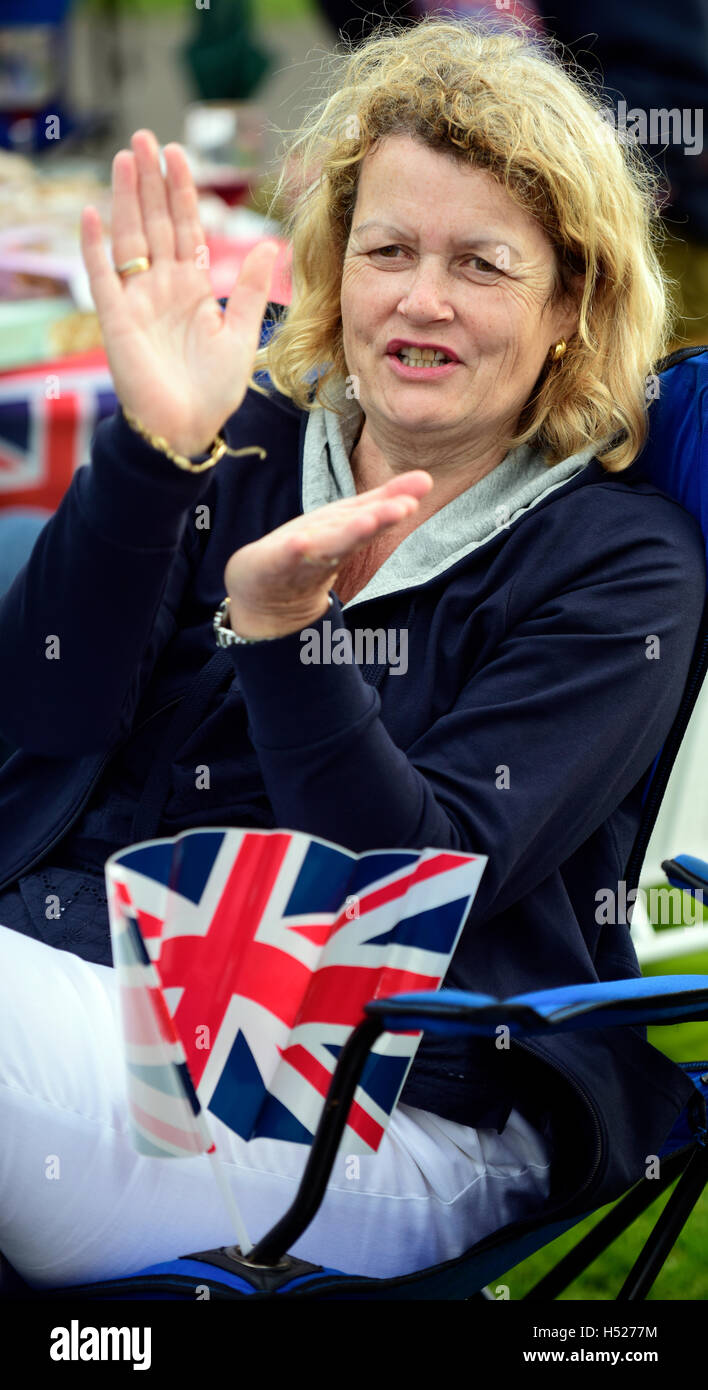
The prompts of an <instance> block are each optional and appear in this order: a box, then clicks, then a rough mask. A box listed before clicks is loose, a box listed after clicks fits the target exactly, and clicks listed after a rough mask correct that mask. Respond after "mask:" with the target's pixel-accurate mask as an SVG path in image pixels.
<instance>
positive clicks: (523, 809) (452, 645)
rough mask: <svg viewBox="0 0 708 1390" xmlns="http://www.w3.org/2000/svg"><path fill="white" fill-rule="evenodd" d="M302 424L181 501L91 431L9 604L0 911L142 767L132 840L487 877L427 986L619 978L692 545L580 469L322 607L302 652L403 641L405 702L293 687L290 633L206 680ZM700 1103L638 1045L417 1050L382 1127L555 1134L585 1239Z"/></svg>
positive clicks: (391, 685) (695, 612)
mask: <svg viewBox="0 0 708 1390" xmlns="http://www.w3.org/2000/svg"><path fill="white" fill-rule="evenodd" d="M307 418H308V416H307V412H305V411H301V410H299V409H297V408H296V407H295V406H294V404H293V403H292V402H290V401H289V400H287V399H285V398H284V397H282V396H280V395H279V394H277V393H273V394H272V396H271V398H270V399H266V398H264V397H262V396H261V395H259V394H258V393H257V392H255V391H252V390H249V392H248V393H247V396H246V398H245V400H244V402H243V404H242V406H241V408H240V409H239V410H238V411H237V412H236V413H235V414H234V415H233V416H232V417H231V418H230V420H229V421H228V422H227V425H226V428H225V435H226V438H227V441H228V442H229V444H230V445H231V446H232V447H233V448H240V447H243V446H245V445H260V446H262V447H263V448H265V449H266V450H267V459H266V460H265V461H264V462H261V461H259V460H258V459H257V458H256V457H255V456H251V457H248V456H247V457H245V458H240V459H232V458H227V459H224V460H222V462H221V463H220V464H219V465H218V467H217V468H216V469H214V470H208V471H207V472H206V473H204V474H197V475H195V474H189V473H184V472H181V471H180V470H178V469H176V468H175V467H174V465H173V464H172V463H171V462H170V461H169V460H168V459H167V458H166V457H164V456H163V455H161V454H160V453H158V452H156V451H155V450H153V449H152V448H151V447H150V446H149V445H148V444H147V443H145V442H144V441H143V440H142V439H141V438H140V437H138V436H137V435H136V434H135V433H134V432H133V431H132V430H131V429H130V428H129V426H128V425H127V423H126V421H125V419H124V417H123V415H122V413H121V412H120V410H119V411H117V412H116V414H115V415H114V416H112V417H110V418H109V419H107V420H104V421H102V422H101V424H100V425H99V426H98V428H97V430H96V433H95V437H94V442H93V450H92V462H91V465H90V466H88V467H83V468H80V469H79V470H78V472H77V473H76V475H75V476H74V478H73V481H72V483H71V486H70V488H69V490H68V492H67V493H66V495H65V497H64V498H63V500H62V502H61V505H60V506H59V508H58V510H57V512H56V513H55V515H54V516H53V517H52V518H51V520H50V521H49V522H48V524H47V525H46V527H45V528H44V530H43V531H42V533H41V534H40V536H39V538H38V540H37V542H36V544H35V547H34V550H33V553H32V555H31V557H30V560H29V562H28V563H27V565H26V566H25V568H24V569H23V571H22V572H21V573H20V574H19V575H18V576H17V578H16V580H15V582H14V584H13V585H12V587H11V588H10V590H9V591H8V593H7V594H6V596H5V597H4V599H3V600H2V602H1V603H0V652H2V655H3V658H4V660H3V672H4V675H3V679H2V681H0V731H1V732H2V734H3V735H4V736H5V737H6V738H7V739H8V740H10V741H11V742H12V743H13V744H14V746H15V747H16V748H17V749H18V750H19V751H17V752H16V753H15V754H14V755H13V756H12V757H11V758H10V759H9V761H8V762H7V763H6V764H5V766H4V767H2V768H1V769H0V817H1V822H2V834H1V840H0V890H2V889H3V888H4V887H6V886H7V885H10V884H12V883H13V882H15V881H16V880H17V878H18V876H20V875H22V874H26V873H27V872H28V871H29V870H30V869H31V868H32V866H34V865H37V864H38V863H40V862H41V861H42V860H44V861H45V862H51V860H52V853H53V851H55V850H56V849H57V847H58V846H60V845H61V842H62V840H63V839H64V837H65V836H66V835H67V832H68V831H69V830H70V828H71V827H72V826H73V825H75V823H76V822H77V820H78V818H79V816H80V814H81V812H82V810H83V808H84V807H85V806H86V803H87V801H88V799H89V797H90V795H91V792H92V789H93V788H95V787H96V785H97V782H98V779H99V777H100V776H101V774H102V773H104V774H105V772H106V769H110V767H111V766H113V765H115V759H116V758H117V757H118V755H119V754H122V753H124V752H125V750H126V749H130V748H131V746H134V741H135V740H136V739H137V740H138V741H140V739H142V745H141V746H142V748H143V757H144V758H145V773H146V776H145V779H144V781H145V785H144V790H143V798H142V804H141V806H140V807H139V808H138V811H137V813H136V819H135V822H134V825H133V830H134V831H137V832H138V838H148V837H150V836H153V835H155V834H162V835H173V834H177V833H178V832H179V831H180V830H183V829H185V828H188V827H190V826H196V825H222V826H223V825H253V826H260V825H262V826H269V827H270V826H276V825H277V826H280V827H287V828H291V829H297V830H302V831H306V832H308V833H311V834H315V835H320V836H322V837H324V838H326V839H328V840H332V841H335V842H337V843H339V844H341V845H344V846H346V847H348V848H350V849H352V850H355V851H360V850H364V849H372V848H381V847H390V846H400V847H421V846H437V847H452V848H455V849H461V850H464V851H469V852H477V853H482V854H485V855H488V856H489V863H488V865H487V867H486V869H485V871H484V873H483V875H482V880H481V884H480V888H479V890H478V894H477V897H476V899H475V902H474V904H473V907H472V911H471V914H470V916H469V919H468V921H467V923H466V925H465V928H464V931H463V936H462V938H461V941H460V944H459V946H458V949H457V951H456V953H455V956H454V958H453V961H452V964H451V967H450V970H449V973H448V976H447V978H446V981H445V983H446V984H447V985H449V986H453V987H457V988H469V989H474V990H479V991H482V992H485V993H489V994H492V995H498V996H505V995H510V994H514V993H518V992H521V991H525V990H531V989H536V988H541V987H554V986H558V985H564V984H568V983H572V982H576V981H593V980H597V979H613V978H621V977H627V976H632V975H637V974H638V973H639V968H638V965H637V960H636V955H635V952H634V949H633V946H632V943H631V939H630V933H629V928H628V926H627V924H626V922H624V921H621V920H620V921H618V922H616V923H607V922H604V921H603V919H602V916H601V914H598V911H597V897H596V895H597V894H598V893H603V894H604V893H606V891H607V889H608V888H609V889H612V890H613V891H614V890H618V885H619V882H620V881H621V880H622V878H623V874H624V869H625V866H626V863H627V858H628V855H629V852H630V849H631V847H632V844H633V841H634V838H635V834H636V830H637V826H638V823H639V817H640V799H641V791H642V788H643V784H644V778H645V774H646V773H647V770H648V769H649V767H650V766H651V764H652V761H653V759H654V757H655V754H656V753H657V751H658V750H659V748H660V747H661V745H662V743H663V741H664V739H665V737H666V735H667V733H668V731H669V729H670V727H671V724H672V722H673V719H674V716H675V714H676V712H677V709H678V706H679V702H680V699H681V694H682V690H683V686H684V682H685V678H686V674H687V672H688V669H689V664H690V659H691V655H692V652H693V649H694V645H695V639H696V635H697V632H698V629H699V625H700V619H701V614H702V611H703V604H704V597H705V587H706V573H705V556H704V547H703V540H702V536H701V533H700V529H699V527H698V525H697V523H696V522H695V521H694V520H693V518H692V517H690V516H689V515H688V513H686V512H685V511H684V510H683V509H682V508H681V507H680V506H679V505H678V504H677V503H675V502H674V501H672V500H671V499H669V498H668V497H667V496H665V495H664V494H663V493H662V492H660V491H659V490H658V489H657V488H656V487H655V486H654V485H653V484H652V483H650V482H649V481H647V480H646V479H644V478H643V476H642V474H641V469H640V467H639V466H638V465H637V464H635V465H633V466H632V468H631V469H630V470H628V471H626V472H625V473H622V474H621V475H619V476H611V475H609V474H607V473H606V472H605V471H604V470H603V468H602V467H601V465H600V464H599V463H598V462H597V460H596V459H595V460H592V461H591V462H590V463H589V464H588V466H587V467H585V468H584V469H583V470H582V471H581V472H580V473H578V474H577V475H576V476H574V477H572V478H570V480H569V481H567V482H566V483H564V484H563V485H561V486H559V487H557V488H556V489H555V490H554V491H552V492H551V493H550V494H549V495H547V496H544V497H543V498H542V499H541V500H540V501H539V502H538V503H537V505H536V506H535V507H532V508H531V509H530V510H528V511H526V512H522V513H521V515H519V516H518V517H517V518H516V519H515V520H513V521H512V522H511V523H510V524H509V525H508V526H505V527H503V528H501V529H500V530H498V531H497V532H496V533H495V534H493V535H492V536H491V537H490V539H489V540H488V541H487V542H486V543H482V544H480V545H478V546H477V547H476V548H475V549H473V550H472V551H471V553H469V554H467V555H465V556H464V557H463V558H462V559H461V560H459V561H457V562H455V563H452V564H451V565H450V566H449V567H448V568H447V569H446V570H445V571H444V573H441V574H438V575H437V576H436V577H435V578H433V579H432V580H428V581H426V582H424V583H421V584H418V585H415V584H413V585H409V586H407V587H404V588H402V589H399V590H397V591H395V592H390V593H386V594H385V595H383V596H381V597H379V598H374V599H369V600H366V601H364V602H361V603H357V599H356V598H355V599H354V600H353V601H352V602H350V603H349V604H348V605H347V608H346V611H344V610H343V609H342V607H341V606H340V604H339V601H338V600H337V599H336V596H335V600H334V605H333V607H332V609H331V610H330V612H329V613H328V614H327V615H326V618H323V619H321V620H320V623H319V624H315V625H314V626H315V628H318V629H319V628H321V625H322V623H323V622H324V621H325V620H327V621H331V622H332V623H333V624H334V625H335V626H341V625H342V624H345V623H346V624H347V625H348V626H349V627H350V628H353V627H355V626H359V627H368V628H371V629H375V628H385V629H396V630H400V629H401V628H406V629H407V630H408V671H407V674H405V675H403V674H397V675H395V676H394V675H392V674H391V673H390V672H389V671H388V670H387V668H386V666H379V665H376V664H375V663H374V664H371V665H369V666H366V667H363V668H362V667H359V666H357V665H356V664H341V665H335V664H331V665H324V664H322V665H309V664H304V663H303V662H302V661H301V659H300V656H301V652H302V642H301V639H300V634H297V633H295V634H291V635H289V636H286V637H283V638H280V639H278V640H277V641H274V642H267V643H263V644H259V645H256V646H253V647H231V648H229V649H227V650H223V651H217V649H216V647H215V644H214V638H213V633H212V628H211V622H212V617H213V614H214V611H215V609H216V607H217V606H218V604H219V603H220V601H221V599H222V598H223V596H224V579H223V576H224V567H225V564H226V562H227V560H228V558H229V556H230V555H231V554H232V552H233V551H234V550H235V549H237V548H238V547H240V546H243V545H244V544H246V543H247V542H249V541H252V540H254V539H256V538H257V537H259V536H261V535H263V534H265V533H267V532H269V531H271V530H272V529H273V528H274V527H276V526H278V525H279V524H281V523H282V522H284V521H286V520H288V519H289V518H291V517H293V516H295V515H297V514H299V513H300V512H301V511H302V496H301V486H302V479H301V474H300V470H299V468H298V460H300V463H301V462H302V453H303V441H304V434H305V427H306V424H307ZM205 504H206V505H207V506H208V507H209V519H210V525H209V529H200V527H199V526H198V524H197V517H198V516H200V515H201V516H202V517H203V515H204V513H199V512H198V511H197V508H198V507H200V506H203V505H205ZM57 636H58V637H59V638H60V643H61V659H59V660H48V659H47V656H46V652H47V639H48V638H51V637H57ZM657 639H658V642H659V647H658V648H657ZM657 656H658V658H659V659H657ZM151 717H152V723H151V725H150V726H149V729H148V730H146V721H148V720H150V719H151ZM175 719H176V720H177V721H178V722H177V725H175V723H174V720H175ZM171 721H172V723H171ZM138 730H140V731H141V732H140V733H138ZM148 734H150V737H149V738H148ZM146 739H147V743H148V747H147V751H146ZM200 764H206V765H208V766H209V768H210V773H211V786H210V789H209V791H205V790H204V789H203V787H202V788H201V789H196V787H195V768H196V767H197V766H198V765H200ZM0 920H1V918H0ZM74 949H76V951H77V953H78V954H81V943H80V942H78V943H77V944H76V946H75V948H74ZM693 1095H694V1090H693V1087H692V1084H691V1083H690V1081H689V1080H688V1079H687V1078H686V1077H685V1076H684V1074H683V1073H682V1072H681V1070H680V1069H679V1068H678V1067H677V1066H675V1065H674V1063H672V1062H670V1061H669V1060H668V1059H666V1058H665V1057H664V1056H663V1055H662V1054H661V1053H659V1052H658V1051H657V1050H656V1049H655V1048H653V1047H651V1046H650V1045H649V1044H648V1043H647V1041H646V1037H645V1034H644V1032H643V1030H640V1029H636V1028H617V1027H616V1028H612V1029H605V1030H598V1031H593V1032H583V1033H580V1034H562V1035H559V1036H556V1037H554V1038H552V1039H543V1040H540V1039H538V1038H535V1039H534V1040H533V1041H532V1042H524V1043H523V1044H521V1043H517V1042H513V1043H512V1045H511V1047H510V1048H509V1049H508V1050H505V1049H503V1048H496V1047H495V1046H494V1044H493V1041H490V1040H469V1039H467V1040H464V1043H462V1044H460V1043H456V1044H455V1045H453V1044H451V1042H450V1041H449V1040H448V1039H435V1040H433V1039H431V1040H428V1039H424V1040H423V1042H422V1043H421V1046H420V1049H419V1052H418V1054H417V1057H416V1060H415V1063H414V1066H413V1068H412V1070H411V1073H410V1075H409V1078H408V1081H407V1083H406V1087H405V1088H404V1091H403V1093H402V1100H404V1101H406V1102H407V1103H409V1104H412V1105H418V1106H421V1107H422V1108H427V1109H429V1110H432V1111H433V1112H437V1113H440V1114H448V1115H449V1116H451V1117H452V1118H457V1119H464V1121H465V1122H466V1123H467V1124H475V1125H480V1126H482V1125H490V1124H493V1125H496V1126H497V1127H499V1128H501V1127H503V1125H504V1123H505V1121H506V1118H507V1116H508V1113H509V1109H510V1107H511V1106H512V1105H515V1106H517V1107H518V1108H519V1109H521V1110H522V1111H523V1112H524V1113H526V1114H527V1115H529V1117H530V1118H536V1117H537V1116H538V1117H541V1116H542V1114H543V1112H544V1110H545V1109H546V1107H549V1108H550V1112H551V1116H552V1123H553V1132H554V1136H555V1139H554V1143H555V1153H556V1156H557V1159H558V1162H557V1166H556V1167H555V1168H554V1173H553V1175H552V1182H553V1186H552V1199H553V1201H554V1202H555V1203H556V1206H557V1205H558V1202H559V1201H560V1202H561V1205H562V1207H563V1210H564V1211H566V1210H567V1211H568V1212H571V1211H578V1212H581V1211H584V1210H586V1209H588V1208H589V1207H592V1206H593V1205H600V1204H601V1203H602V1202H603V1201H609V1200H611V1198H612V1197H614V1196H616V1195H618V1194H619V1193H620V1192H622V1191H624V1190H625V1188H626V1187H627V1186H628V1185H629V1184H630V1183H632V1182H633V1181H635V1180H637V1179H638V1178H639V1177H641V1176H642V1175H643V1173H644V1168H645V1161H646V1157H647V1155H648V1154H652V1153H656V1152H657V1151H658V1149H659V1148H660V1146H661V1144H662V1142H663V1140H664V1138H665V1136H666V1135H667V1134H668V1132H669V1130H670V1129H671V1127H672V1125H673V1123H674V1121H675V1119H676V1117H677V1115H678V1114H679V1112H680V1111H681V1109H682V1108H683V1107H684V1106H685V1105H686V1103H687V1102H688V1101H689V1099H690V1098H691V1097H692V1096H693Z"/></svg>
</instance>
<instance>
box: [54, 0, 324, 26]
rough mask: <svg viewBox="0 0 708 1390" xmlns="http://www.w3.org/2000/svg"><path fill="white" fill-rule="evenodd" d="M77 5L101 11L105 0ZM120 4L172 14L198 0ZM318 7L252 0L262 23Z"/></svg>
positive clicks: (301, 0)
mask: <svg viewBox="0 0 708 1390" xmlns="http://www.w3.org/2000/svg"><path fill="white" fill-rule="evenodd" d="M76 8H77V10H81V9H84V10H86V11H87V12H88V13H100V12H101V11H102V10H103V9H104V0H77V3H76ZM118 8H119V10H120V12H121V13H122V14H124V15H154V14H168V13H170V12H172V13H176V12H179V11H180V10H182V11H184V10H189V12H190V13H192V14H193V13H194V0H120V4H119V6H118ZM316 9H317V7H316V5H315V0H251V13H252V14H254V15H256V14H257V16H258V22H259V24H260V25H261V27H263V26H264V25H267V24H268V22H269V21H270V20H271V19H300V18H302V17H304V16H306V15H311V14H314V13H316ZM323 22H324V21H323Z"/></svg>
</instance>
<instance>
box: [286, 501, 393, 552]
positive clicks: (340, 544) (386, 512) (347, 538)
mask: <svg viewBox="0 0 708 1390" xmlns="http://www.w3.org/2000/svg"><path fill="white" fill-rule="evenodd" d="M417 505H418V503H417V500H416V498H414V497H408V498H405V497H396V498H391V500H390V501H384V502H379V503H378V504H374V505H372V506H370V507H367V508H362V509H361V511H358V512H348V513H346V515H344V516H339V517H338V518H335V517H332V518H331V519H329V520H327V521H322V522H321V523H318V524H317V525H315V526H308V527H304V528H303V529H301V530H299V531H297V532H295V535H296V537H297V538H298V543H299V546H300V547H301V554H302V555H303V557H305V556H306V557H308V558H309V559H312V560H314V559H320V558H322V557H327V556H332V555H336V556H339V557H341V556H343V555H348V554H349V553H350V551H353V550H355V549H356V548H357V547H358V546H359V545H362V544H364V543H366V542H367V541H370V540H371V539H372V538H373V537H374V536H375V535H378V533H379V532H380V531H384V530H385V529H386V527H388V526H395V525H396V523H397V522H399V521H402V520H403V518H404V517H406V516H409V515H410V513H411V512H412V511H415V509H416V507H417Z"/></svg>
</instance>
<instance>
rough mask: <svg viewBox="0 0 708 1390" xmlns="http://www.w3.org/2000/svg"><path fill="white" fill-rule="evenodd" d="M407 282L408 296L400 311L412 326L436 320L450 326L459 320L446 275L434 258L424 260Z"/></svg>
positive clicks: (406, 292) (399, 307)
mask: <svg viewBox="0 0 708 1390" xmlns="http://www.w3.org/2000/svg"><path fill="white" fill-rule="evenodd" d="M406 279H407V287H406V291H405V294H404V295H403V296H402V298H401V299H400V300H399V302H398V311H399V313H401V314H402V315H403V316H404V317H405V318H407V319H409V320H410V321H412V322H417V321H420V322H421V323H425V322H428V321H430V320H431V319H435V320H437V321H441V320H442V321H443V322H445V323H448V322H450V321H451V320H452V319H453V318H454V317H455V315H454V310H453V308H452V305H451V304H450V303H449V300H448V297H447V287H446V275H445V272H444V270H443V269H442V268H441V267H440V266H439V265H438V264H437V263H436V261H435V258H434V257H431V258H430V259H428V258H427V257H423V258H422V259H421V260H420V261H419V263H418V265H417V267H416V269H415V270H411V271H410V275H409V276H408V275H407V276H406Z"/></svg>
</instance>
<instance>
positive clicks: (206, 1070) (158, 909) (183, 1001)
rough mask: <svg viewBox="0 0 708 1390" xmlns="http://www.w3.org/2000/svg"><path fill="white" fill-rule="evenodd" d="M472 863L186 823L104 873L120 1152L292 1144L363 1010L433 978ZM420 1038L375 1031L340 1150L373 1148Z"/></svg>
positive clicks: (474, 873)
mask: <svg viewBox="0 0 708 1390" xmlns="http://www.w3.org/2000/svg"><path fill="white" fill-rule="evenodd" d="M486 863H487V858H486V856H485V855H471V854H458V853H455V852H452V851H447V850H436V849H424V850H373V851H368V852H367V853H365V854H358V855H357V854H351V853H349V852H348V851H347V850H344V849H341V848H340V847H338V846H337V845H333V844H330V843H328V842H327V841H325V840H321V839H317V838H315V837H312V836H308V835H305V834H302V833H300V832H293V831H287V830H271V831H260V830H258V831H256V830H240V829H209V830H190V831H187V832H185V833H184V834H182V835H179V836H177V837H176V838H174V839H169V840H152V841H147V842H145V843H144V844H140V845H134V846H131V847H130V848H129V849H126V850H123V851H121V852H120V853H119V854H115V855H112V856H111V858H110V859H108V860H107V862H106V867H105V872H106V882H107V886H108V901H109V912H110V920H111V937H112V942H113V958H114V963H115V968H116V971H117V972H118V976H119V981H120V988H121V1005H122V1015H123V1025H124V1038H125V1048H126V1061H127V1069H128V1093H129V1100H130V1108H131V1115H132V1120H133V1125H134V1141H135V1143H136V1146H137V1148H138V1149H139V1150H140V1151H141V1152H144V1153H150V1154H155V1153H161V1154H164V1155H165V1156H168V1155H180V1154H187V1153H194V1152H200V1151H205V1150H208V1149H209V1148H210V1140H209V1135H208V1130H207V1127H206V1122H205V1116H204V1113H203V1112H204V1111H209V1112H210V1113H211V1114H213V1115H216V1116H217V1117H218V1118H219V1119H220V1120H222V1121H223V1123H224V1124H226V1125H227V1126H228V1127H229V1128H230V1129H231V1130H233V1131H234V1132H235V1133H236V1134H239V1135H240V1136H241V1137H242V1138H243V1139H245V1140H249V1139H253V1138H257V1137H266V1136H267V1137H270V1138H276V1139H285V1140H291V1141H293V1140H294V1141H295V1142H299V1143H304V1144H310V1143H311V1141H312V1138H313V1135H314V1132H315V1129H316V1128H317V1123H318V1120H319V1116H320V1112H321V1110H322V1104H323V1100H324V1097H325V1095H326V1093H327V1089H328V1086H329V1083H330V1079H331V1076H332V1072H333V1071H334V1067H335V1065H336V1061H337V1057H338V1055H339V1053H340V1051H341V1049H342V1046H343V1044H344V1043H345V1042H346V1040H347V1038H348V1037H349V1035H350V1033H351V1032H352V1029H353V1028H354V1027H355V1026H356V1024H357V1023H358V1022H359V1021H360V1019H361V1018H362V1010H363V1006H364V1004H366V1003H367V1002H368V1001H369V1000H370V999H374V998H381V997H386V996H388V995H392V994H401V993H408V992H410V991H412V990H430V989H436V988H438V986H439V985H440V982H441V981H442V979H443V977H444V975H445V973H446V971H447V967H448V964H449V962H450V959H451V957H452V954H453V952H454V950H455V947H456V945H457V942H458V939H459V936H460V932H461V930H462V927H463V924H464V921H465V918H466V916H467V913H468V911H469V907H470V904H471V903H472V901H473V899H474V896H475V893H476V891H477V888H478V886H479V881H480V879H481V876H482V873H483V870H484V868H485V865H486ZM420 1037H421V1034H420V1033H409V1034H396V1035H394V1034H384V1035H383V1037H382V1038H380V1039H379V1041H378V1042H377V1043H376V1045H375V1047H374V1049H373V1051H372V1054H371V1056H370V1058H369V1061H368V1063H367V1067H366V1070H365V1071H364V1074H363V1077H362V1080H361V1083H360V1085H359V1087H358V1089H357V1092H356V1095H355V1098H354V1103H353V1106H352V1109H351V1113H350V1116H349V1124H348V1126H347V1128H346V1130H345V1134H344V1137H343V1141H342V1142H343V1143H344V1144H345V1146H346V1151H347V1152H348V1153H373V1152H375V1151H376V1149H377V1148H378V1146H379V1144H380V1142H381V1139H382V1137H383V1134H384V1132H385V1129H386V1125H387V1123H388V1119H389V1117H390V1115H391V1112H392V1110H393V1108H394V1105H395V1103H396V1100H397V1098H398V1096H399V1094H400V1091H401V1089H402V1086H403V1083H404V1081H405V1078H406V1074H407V1072H408V1069H409V1067H410V1064H411V1061H412V1059H413V1056H414V1054H415V1051H416V1049H417V1047H418V1043H419V1041H420Z"/></svg>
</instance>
